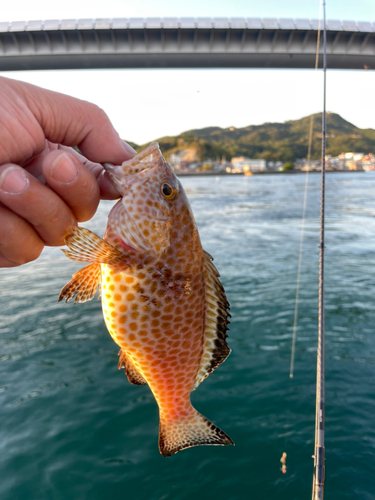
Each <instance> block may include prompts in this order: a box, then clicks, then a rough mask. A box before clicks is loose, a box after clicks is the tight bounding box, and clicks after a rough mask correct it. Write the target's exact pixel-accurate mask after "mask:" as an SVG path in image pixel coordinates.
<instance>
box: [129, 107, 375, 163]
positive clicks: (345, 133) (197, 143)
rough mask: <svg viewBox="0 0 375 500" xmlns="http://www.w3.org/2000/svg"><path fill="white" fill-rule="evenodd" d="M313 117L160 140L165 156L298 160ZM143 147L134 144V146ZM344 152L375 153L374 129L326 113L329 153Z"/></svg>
mask: <svg viewBox="0 0 375 500" xmlns="http://www.w3.org/2000/svg"><path fill="white" fill-rule="evenodd" d="M313 117H314V127H313V144H312V152H311V158H312V159H319V158H320V148H321V120H322V114H321V113H317V114H314V115H313ZM309 130H310V116H306V117H304V118H301V119H300V120H290V121H287V122H284V123H264V124H263V125H249V126H247V127H243V128H235V127H229V128H220V127H207V128H202V129H195V130H189V131H187V132H183V133H182V134H180V135H177V136H171V137H161V138H159V139H157V142H159V144H160V147H161V150H162V151H163V154H164V156H165V158H166V159H167V160H168V159H169V157H170V155H171V154H172V153H177V152H178V151H181V150H183V149H187V148H189V149H194V150H195V151H196V152H197V158H198V160H199V161H204V160H208V159H212V160H215V159H216V158H218V157H219V158H221V157H223V156H224V157H226V159H227V160H230V159H231V158H232V157H234V156H246V157H248V158H263V159H265V160H267V161H277V160H281V161H284V162H286V161H295V160H296V159H297V158H306V156H307V148H308V140H309ZM148 144H149V143H147V144H144V145H143V146H141V147H140V146H137V145H136V144H132V145H133V147H135V149H139V148H142V149H143V148H144V147H145V146H147V145H148ZM344 151H357V152H363V153H375V130H373V129H360V128H358V127H356V126H355V125H353V124H352V123H349V122H348V121H346V120H344V119H343V118H342V117H341V116H340V115H338V114H336V113H328V114H327V154H331V155H332V156H337V155H339V154H340V153H342V152H344Z"/></svg>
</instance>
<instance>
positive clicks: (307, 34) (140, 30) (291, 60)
mask: <svg viewBox="0 0 375 500" xmlns="http://www.w3.org/2000/svg"><path fill="white" fill-rule="evenodd" d="M318 29H319V21H318V20H307V19H297V20H293V19H271V18H270V19H258V18H247V19H243V18H232V19H226V18H164V19H161V18H147V19H141V18H130V19H126V18H123V19H78V20H74V19H65V20H51V21H30V22H14V23H0V71H15V70H38V69H39V70H45V69H79V68H81V69H90V68H313V67H314V64H315V51H316V41H317V35H318ZM327 29H328V31H327V63H328V68H331V69H375V23H369V22H363V23H360V22H358V23H357V22H354V21H342V22H341V21H334V20H331V21H328V22H327ZM321 59H322V56H321V55H320V62H321Z"/></svg>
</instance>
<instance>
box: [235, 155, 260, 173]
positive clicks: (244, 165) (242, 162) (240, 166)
mask: <svg viewBox="0 0 375 500" xmlns="http://www.w3.org/2000/svg"><path fill="white" fill-rule="evenodd" d="M266 169H267V162H266V160H262V159H254V160H252V159H250V158H245V157H244V156H238V157H235V158H232V160H231V171H232V173H241V172H263V171H264V170H266Z"/></svg>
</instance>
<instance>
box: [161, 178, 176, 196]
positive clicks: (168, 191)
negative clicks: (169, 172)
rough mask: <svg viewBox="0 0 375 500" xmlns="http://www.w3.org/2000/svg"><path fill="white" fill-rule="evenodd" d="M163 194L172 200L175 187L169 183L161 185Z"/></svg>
mask: <svg viewBox="0 0 375 500" xmlns="http://www.w3.org/2000/svg"><path fill="white" fill-rule="evenodd" d="M161 192H162V193H163V196H165V197H166V198H172V196H173V195H174V189H173V187H172V186H171V185H170V184H168V183H167V182H163V184H162V185H161Z"/></svg>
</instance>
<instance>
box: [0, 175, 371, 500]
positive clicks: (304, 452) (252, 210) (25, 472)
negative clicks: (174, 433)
mask: <svg viewBox="0 0 375 500" xmlns="http://www.w3.org/2000/svg"><path fill="white" fill-rule="evenodd" d="M319 181H320V177H319V175H316V174H310V177H309V184H308V200H307V201H308V203H307V212H306V222H305V238H304V247H303V261H302V269H301V287H300V304H299V321H298V337H297V344H296V360H295V377H294V379H293V380H290V379H289V362H290V350H291V337H292V325H293V314H294V298H295V289H296V278H297V264H298V252H299V242H300V234H301V233H300V231H301V215H302V206H303V192H304V182H305V179H304V176H301V175H298V176H297V175H269V176H253V177H248V178H245V177H238V176H234V177H217V178H210V177H202V178H196V177H194V178H183V179H182V183H183V185H184V187H185V189H186V192H187V194H188V196H189V199H190V201H191V205H192V208H193V211H194V214H195V216H196V219H197V223H198V226H199V230H200V234H201V239H202V242H203V245H204V248H205V249H206V250H207V251H208V252H209V253H210V254H212V255H213V256H214V258H215V264H216V265H217V267H218V269H219V271H220V273H221V277H222V282H223V284H224V287H225V289H226V292H227V295H228V299H229V301H230V303H231V313H232V323H231V329H230V332H229V333H230V337H229V344H230V347H231V348H232V350H233V352H232V354H231V356H230V357H229V358H228V360H227V361H226V362H225V363H224V364H223V365H222V366H221V367H220V368H219V369H218V370H216V371H215V372H214V373H213V374H212V375H211V376H210V377H209V378H208V379H207V380H205V381H204V382H203V383H202V384H201V386H200V387H199V388H198V389H197V391H195V392H194V393H193V394H192V400H193V403H194V405H195V406H196V408H197V409H198V410H199V411H200V412H201V413H203V414H204V415H206V416H207V417H208V418H209V419H210V420H212V421H213V422H214V423H216V424H217V425H219V426H220V427H221V428H222V429H223V430H224V431H225V432H227V433H228V434H229V435H230V436H231V438H232V439H233V440H234V441H235V443H236V446H235V447H225V448H221V447H197V448H192V449H189V450H186V451H182V452H180V453H178V454H177V455H176V456H173V457H171V458H169V459H166V458H164V457H162V456H161V455H159V452H158V448H157V435H158V411H157V406H156V403H155V401H154V398H153V397H152V395H151V393H150V391H149V389H148V388H147V387H136V386H131V385H130V384H129V383H128V381H127V379H126V377H125V375H124V373H123V371H122V372H120V371H118V370H117V360H118V356H117V353H118V348H117V346H116V345H115V344H114V343H113V341H112V340H111V338H110V336H109V335H108V333H107V331H106V329H105V326H104V323H103V319H102V315H101V308H100V303H99V302H97V300H96V299H95V300H93V301H92V302H89V303H86V304H80V305H75V306H74V305H73V304H65V303H57V297H58V294H59V290H60V288H61V287H62V286H63V285H64V284H65V283H66V282H67V281H68V280H69V279H70V277H71V275H72V273H73V272H75V271H76V270H77V269H79V267H80V264H79V263H73V262H70V261H68V260H67V259H66V258H65V257H64V255H63V254H62V253H61V252H60V250H59V249H46V250H45V251H44V253H43V254H42V257H41V258H40V259H38V261H36V262H34V263H31V264H28V265H26V266H23V267H21V268H16V269H9V270H1V271H0V273H1V274H0V276H1V288H0V301H1V311H0V315H1V317H0V478H1V480H0V498H1V499H2V500H16V499H24V498H27V499H28V500H44V499H51V500H60V499H61V500H66V499H68V498H72V499H90V500H102V499H103V500H104V499H107V498H133V499H135V500H168V499H171V500H172V499H173V500H184V499H186V500H187V499H191V498H195V499H197V500H209V499H215V500H242V499H244V498H252V499H254V500H255V499H264V498H267V499H268V500H272V499H275V500H276V499H277V500H284V499H285V500H300V499H303V498H310V497H311V482H312V471H313V461H312V459H311V455H312V454H313V451H314V411H315V364H316V341H317V314H318V242H319V208H320V200H319V191H320V185H319ZM374 193H375V175H374V174H372V173H353V174H350V173H349V174H348V173H343V174H328V175H327V229H326V247H327V248H326V497H327V498H335V499H355V498H358V499H361V500H370V499H374V498H375V479H374V465H375V430H374V429H375V425H374V424H375V421H374V415H375V398H374V390H375V389H374V382H375V376H374V374H375V337H374V325H375V313H374V295H375V266H374V263H375V218H374V215H375V196H374ZM111 205H112V203H111V202H103V203H102V205H101V208H100V210H99V212H98V213H97V215H96V216H95V218H94V219H93V220H92V221H90V222H89V223H87V224H85V226H86V227H88V228H89V229H92V230H94V231H95V232H97V233H98V234H100V235H102V234H103V231H104V227H105V223H106V217H107V214H108V211H109V209H110V207H111ZM284 451H285V452H287V454H288V457H287V466H288V470H287V474H285V475H283V474H281V472H280V462H279V460H280V457H281V455H282V452H284Z"/></svg>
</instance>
